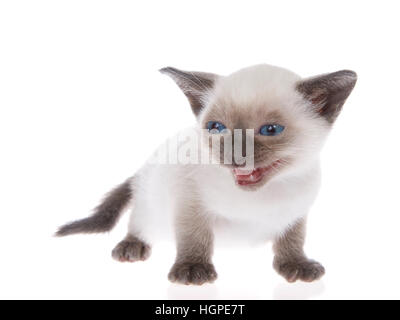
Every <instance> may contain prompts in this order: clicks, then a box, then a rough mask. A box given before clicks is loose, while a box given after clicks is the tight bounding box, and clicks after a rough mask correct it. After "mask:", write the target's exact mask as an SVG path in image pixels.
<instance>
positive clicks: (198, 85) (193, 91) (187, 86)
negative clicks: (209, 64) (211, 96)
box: [160, 67, 218, 116]
mask: <svg viewBox="0 0 400 320" xmlns="http://www.w3.org/2000/svg"><path fill="white" fill-rule="evenodd" d="M160 72H161V73H164V74H167V75H169V76H170V77H171V78H172V79H174V80H175V82H176V84H177V85H178V86H179V88H181V90H182V91H183V93H184V94H185V95H186V97H187V98H188V99H189V102H190V105H191V107H192V110H193V113H194V114H195V115H196V116H197V115H199V113H200V111H201V109H202V108H203V107H204V102H205V98H206V96H207V93H209V92H210V91H211V90H212V89H213V88H214V84H215V81H216V80H217V78H218V76H217V75H216V74H213V73H205V72H191V71H182V70H178V69H175V68H172V67H167V68H162V69H160Z"/></svg>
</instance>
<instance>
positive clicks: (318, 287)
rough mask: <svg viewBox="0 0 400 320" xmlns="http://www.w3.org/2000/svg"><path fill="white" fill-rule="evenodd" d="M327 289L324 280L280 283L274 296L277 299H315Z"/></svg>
mask: <svg viewBox="0 0 400 320" xmlns="http://www.w3.org/2000/svg"><path fill="white" fill-rule="evenodd" d="M324 291H325V285H324V283H323V281H316V282H311V283H308V282H301V281H298V282H295V283H280V284H279V285H277V286H276V287H275V289H274V292H273V298H274V299H276V300H291V299H298V300H303V299H314V298H318V296H319V295H320V294H322V293H323V292H324Z"/></svg>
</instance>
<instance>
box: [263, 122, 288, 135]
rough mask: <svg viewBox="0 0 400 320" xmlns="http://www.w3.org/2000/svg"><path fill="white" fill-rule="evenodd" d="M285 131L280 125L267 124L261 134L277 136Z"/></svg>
mask: <svg viewBox="0 0 400 320" xmlns="http://www.w3.org/2000/svg"><path fill="white" fill-rule="evenodd" d="M284 129H285V127H284V126H281V125H280V124H266V125H263V126H262V127H261V128H260V134H262V135H263V136H277V135H278V134H280V133H282V131H283V130H284Z"/></svg>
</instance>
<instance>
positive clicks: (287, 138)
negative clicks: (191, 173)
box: [162, 65, 356, 190]
mask: <svg viewBox="0 0 400 320" xmlns="http://www.w3.org/2000/svg"><path fill="white" fill-rule="evenodd" d="M162 71H163V72H165V73H168V74H169V75H171V76H172V77H173V78H174V80H175V81H176V82H177V84H178V85H179V86H180V87H181V88H182V90H183V91H184V93H185V94H186V96H187V97H188V99H189V101H190V103H191V106H192V110H193V112H194V113H195V114H196V116H197V119H198V123H199V126H200V127H201V128H202V129H205V131H206V132H208V134H206V135H205V137H204V139H203V140H204V148H210V152H211V154H212V156H213V157H214V158H215V159H218V160H219V161H220V163H221V165H222V166H223V167H225V168H226V169H227V170H230V172H231V173H232V177H233V182H234V183H236V184H237V185H238V187H240V188H243V189H245V190H255V189H257V188H259V187H261V186H263V185H265V184H266V183H267V182H268V181H269V180H271V179H272V178H273V177H278V176H279V175H284V174H285V173H288V172H291V171H293V170H299V168H301V167H302V166H305V165H307V164H309V163H310V161H314V159H315V157H316V156H317V155H318V154H319V151H320V148H321V147H322V144H323V141H324V140H325V137H326V135H327V134H328V133H329V131H330V128H331V125H332V123H333V122H334V121H335V119H336V117H337V115H338V114H339V112H340V110H341V107H342V105H343V103H344V101H345V100H346V98H347V97H348V95H349V94H350V92H351V90H352V89H353V87H354V85H355V82H356V74H355V73H354V72H352V71H339V72H336V73H333V74H327V75H323V76H319V77H315V78H310V79H305V80H303V79H301V78H300V77H299V76H297V75H296V74H294V73H292V72H290V71H287V70H285V69H281V68H277V67H272V66H268V65H260V66H254V67H250V68H246V69H243V70H240V71H238V72H236V73H234V74H232V75H230V76H227V77H222V76H217V75H214V74H209V73H193V72H183V71H180V70H177V69H173V68H165V69H162ZM249 129H250V130H252V132H250V133H252V134H250V136H248V137H247V139H246V130H249ZM247 132H249V131H247ZM235 133H236V134H235ZM237 133H241V134H242V137H241V139H239V142H240V143H237V142H236V143H234V141H235V140H237V139H238V135H237ZM216 137H218V138H219V141H220V142H219V148H212V144H211V139H212V138H214V139H215V138H216ZM239 138H240V136H239ZM228 149H229V150H228ZM236 151H237V152H236ZM238 154H239V155H240V156H241V157H240V158H239V160H243V159H245V160H246V162H247V163H242V162H240V161H238V159H237V157H235V155H238ZM249 163H251V166H249Z"/></svg>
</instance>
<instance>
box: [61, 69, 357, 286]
mask: <svg viewBox="0 0 400 320" xmlns="http://www.w3.org/2000/svg"><path fill="white" fill-rule="evenodd" d="M160 71H161V72H162V73H164V74H166V75H168V76H170V77H171V78H172V79H173V80H174V81H175V82H176V84H177V85H178V86H179V87H180V88H181V89H182V91H183V93H184V94H185V95H186V97H187V98H188V100H189V103H190V106H191V108H192V111H193V113H194V114H195V116H196V118H197V125H196V127H195V128H194V129H193V130H195V131H196V132H202V140H201V143H200V144H199V145H198V148H199V150H201V151H207V152H208V154H209V155H210V157H211V159H213V160H217V161H214V162H213V163H212V164H204V163H184V164H183V163H176V164H165V163H164V164H163V163H154V161H149V162H148V163H147V164H145V165H144V166H143V167H142V168H141V169H140V170H139V171H138V172H137V173H136V174H135V175H134V176H133V177H131V178H129V179H128V180H126V181H125V182H124V183H122V184H121V185H119V186H118V187H116V188H115V189H114V190H112V191H111V192H110V193H109V194H108V195H107V196H106V197H105V199H104V200H103V202H102V203H101V204H100V205H99V206H98V207H97V208H96V209H95V211H94V214H93V215H92V216H90V217H88V218H86V219H82V220H79V221H75V222H72V223H70V224H66V225H64V226H63V227H61V228H60V229H59V230H58V232H57V235H58V236H65V235H70V234H75V233H95V232H105V231H109V230H111V229H112V228H113V227H114V225H115V224H116V222H117V221H118V218H119V217H120V215H121V213H122V212H123V210H124V209H125V208H127V207H128V206H131V205H132V207H133V209H132V211H131V218H130V223H129V230H128V234H127V235H126V237H125V238H124V239H123V240H122V241H121V242H120V243H119V244H118V245H117V246H116V247H115V249H114V250H113V252H112V256H113V258H115V259H116V260H119V261H129V262H135V261H140V260H146V259H147V258H148V257H149V256H150V252H151V244H152V243H154V241H156V240H158V239H159V238H160V237H163V236H171V237H172V238H173V239H174V240H175V241H176V248H177V255H176V260H175V263H174V265H173V266H172V268H171V270H170V273H169V279H170V280H171V281H173V282H178V283H183V284H196V285H200V284H203V283H206V282H212V281H214V280H215V279H216V278H217V273H216V271H215V269H214V266H213V263H212V254H213V247H214V242H215V241H218V239H219V236H220V235H221V239H222V237H225V238H226V236H231V237H232V239H236V240H238V241H248V242H259V243H260V242H266V241H269V240H271V241H273V250H274V253H275V257H274V262H273V266H274V268H275V269H276V271H277V272H278V273H279V274H281V275H282V276H283V277H285V278H286V280H287V281H289V282H293V281H296V280H303V281H313V280H316V279H319V278H320V277H321V276H322V275H323V274H324V272H325V270H324V267H323V266H322V265H321V264H319V263H318V262H316V261H314V260H311V259H309V258H308V257H307V256H306V254H305V253H304V250H303V245H304V239H305V220H306V216H307V213H308V211H309V209H310V206H311V205H312V203H313V201H314V200H315V197H316V195H317V191H318V188H319V182H320V166H319V161H320V160H319V154H320V150H321V147H322V145H323V143H324V140H325V138H326V136H327V135H328V133H329V132H330V130H331V128H332V125H333V123H334V121H335V119H336V117H337V116H338V114H339V113H340V111H341V109H342V106H343V104H344V102H345V100H346V99H347V97H348V96H349V94H350V93H351V91H352V89H353V87H354V85H355V83H356V80H357V76H356V73H354V72H353V71H348V70H343V71H338V72H334V73H330V74H324V75H320V76H316V77H312V78H307V79H302V78H301V77H299V76H298V75H296V74H295V73H293V72H290V71H288V70H285V69H282V68H278V67H273V66H269V65H257V66H253V67H249V68H245V69H242V70H240V71H237V72H235V73H233V74H231V75H229V76H219V75H216V74H212V73H203V72H186V71H181V70H178V69H175V68H171V67H168V68H163V69H161V70H160ZM248 129H250V131H251V132H253V135H252V137H251V138H252V139H250V140H249V141H248V140H247V137H246V138H242V139H239V143H237V139H236V140H235V143H233V142H231V141H233V140H232V139H231V138H232V136H233V133H234V132H237V131H239V132H240V133H242V132H243V136H242V137H244V132H245V131H246V132H247V131H249V130H248ZM215 136H218V137H219V138H221V140H220V142H219V143H220V144H219V145H218V146H219V147H220V148H219V149H218V148H217V151H216V150H215V148H213V144H211V143H210V140H209V138H213V137H215ZM225 141H228V143H227V144H226V143H225ZM223 142H224V144H223ZM246 144H251V147H252V148H249V150H250V151H249V153H250V154H246V153H247V152H248V151H247V150H248V149H247V146H245V145H246ZM227 146H228V147H229V146H232V150H230V153H229V152H226V153H225V151H226V150H225V148H227ZM236 149H237V150H239V154H240V155H241V156H242V157H245V159H246V161H247V162H249V163H251V165H248V163H243V162H241V161H238V160H237V159H236V158H235V157H232V155H233V153H235V152H236V151H237V150H236ZM245 149H246V151H245V152H244V151H242V150H245ZM236 154H237V152H236ZM227 155H228V156H227ZM221 158H223V160H227V159H228V160H231V161H221ZM216 163H217V164H216ZM218 163H219V164H218Z"/></svg>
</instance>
